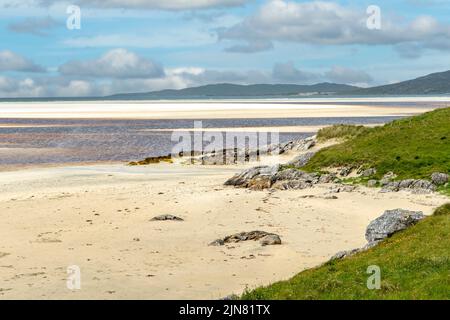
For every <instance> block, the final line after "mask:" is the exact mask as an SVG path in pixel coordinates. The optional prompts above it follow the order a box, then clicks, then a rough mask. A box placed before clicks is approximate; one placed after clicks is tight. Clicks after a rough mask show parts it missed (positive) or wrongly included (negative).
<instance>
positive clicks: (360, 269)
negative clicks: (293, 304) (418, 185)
mask: <svg viewBox="0 0 450 320" xmlns="http://www.w3.org/2000/svg"><path fill="white" fill-rule="evenodd" d="M449 248H450V204H447V205H445V206H442V207H440V208H439V209H437V210H436V212H435V214H434V215H433V216H431V217H428V218H426V219H425V220H423V221H421V222H420V223H418V224H417V225H415V226H413V227H411V228H409V229H407V230H405V231H403V232H400V233H397V234H395V235H394V236H392V237H391V238H389V239H387V240H385V241H384V242H382V243H381V244H380V245H379V246H377V247H375V248H373V249H371V250H369V251H366V252H362V253H359V254H357V255H355V256H352V257H349V258H347V259H343V260H335V261H331V262H328V263H326V264H325V265H323V266H321V267H318V268H315V269H311V270H307V271H304V272H301V273H299V274H298V275H296V276H295V277H293V278H292V279H290V280H288V281H281V282H278V283H275V284H273V285H270V286H268V287H261V288H258V289H255V290H252V291H247V292H246V293H244V295H243V296H242V297H241V298H242V299H244V300H277V299H282V300H288V299H295V300H308V299H318V300H327V299H344V300H349V299H446V300H449V299H450V250H449ZM371 265H377V266H379V267H380V268H381V289H380V290H369V289H368V288H367V278H368V277H369V276H370V275H369V274H367V273H366V272H367V268H368V267H369V266H371Z"/></svg>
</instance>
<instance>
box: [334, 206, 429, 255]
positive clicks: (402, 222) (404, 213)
mask: <svg viewBox="0 0 450 320" xmlns="http://www.w3.org/2000/svg"><path fill="white" fill-rule="evenodd" d="M424 218H425V216H424V215H423V213H422V212H420V211H408V210H403V209H395V210H387V211H385V212H384V213H383V215H382V216H380V217H378V218H377V219H375V220H373V221H372V222H371V223H370V224H369V225H368V226H367V229H366V240H367V241H368V243H367V244H366V245H365V246H364V247H362V248H357V249H353V250H348V251H340V252H338V253H336V254H335V255H334V256H333V257H331V259H330V261H332V260H339V259H344V258H346V257H350V256H353V255H355V254H357V253H359V252H363V251H366V250H369V249H371V248H373V247H375V246H377V245H378V244H379V243H380V242H381V241H383V240H384V239H386V238H388V237H391V236H392V235H393V234H395V233H397V232H399V231H402V230H405V229H407V228H409V227H411V226H413V225H415V224H416V223H418V222H419V221H421V220H422V219H424Z"/></svg>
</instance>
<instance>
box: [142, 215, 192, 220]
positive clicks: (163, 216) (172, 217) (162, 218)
mask: <svg viewBox="0 0 450 320" xmlns="http://www.w3.org/2000/svg"><path fill="white" fill-rule="evenodd" d="M150 221H184V220H183V219H182V218H179V217H176V216H173V215H171V214H163V215H160V216H157V217H154V218H152V219H151V220H150Z"/></svg>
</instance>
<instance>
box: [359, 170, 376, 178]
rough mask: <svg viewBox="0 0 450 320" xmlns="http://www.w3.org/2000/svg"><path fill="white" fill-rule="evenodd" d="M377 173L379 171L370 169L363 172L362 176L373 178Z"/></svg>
mask: <svg viewBox="0 0 450 320" xmlns="http://www.w3.org/2000/svg"><path fill="white" fill-rule="evenodd" d="M376 173H377V169H375V168H370V169H366V170H364V171H363V172H361V176H362V177H370V176H373V175H374V174H376Z"/></svg>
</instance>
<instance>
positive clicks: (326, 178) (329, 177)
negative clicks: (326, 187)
mask: <svg viewBox="0 0 450 320" xmlns="http://www.w3.org/2000/svg"><path fill="white" fill-rule="evenodd" d="M335 179H336V175H335V174H334V173H327V174H323V175H321V176H320V178H319V183H331V182H334V181H335Z"/></svg>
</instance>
